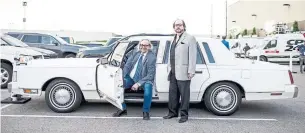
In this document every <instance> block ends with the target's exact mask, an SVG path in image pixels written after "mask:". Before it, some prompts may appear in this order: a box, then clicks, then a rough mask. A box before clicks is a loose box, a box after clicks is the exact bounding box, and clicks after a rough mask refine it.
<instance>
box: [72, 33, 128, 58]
mask: <svg viewBox="0 0 305 133" xmlns="http://www.w3.org/2000/svg"><path fill="white" fill-rule="evenodd" d="M122 38H124V37H123V36H116V37H111V38H110V39H109V40H108V41H107V42H106V44H105V46H100V47H92V48H84V49H81V50H80V51H79V52H78V53H77V56H76V57H77V58H100V57H103V56H105V55H107V54H109V53H110V52H111V50H112V48H113V46H115V42H116V41H118V40H120V39H122Z"/></svg>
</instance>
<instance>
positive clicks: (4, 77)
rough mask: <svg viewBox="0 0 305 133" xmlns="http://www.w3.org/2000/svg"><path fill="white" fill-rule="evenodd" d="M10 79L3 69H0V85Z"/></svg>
mask: <svg viewBox="0 0 305 133" xmlns="http://www.w3.org/2000/svg"><path fill="white" fill-rule="evenodd" d="M9 78H10V75H9V73H8V71H7V70H5V69H4V68H1V85H3V84H6V83H7V81H8V79H9Z"/></svg>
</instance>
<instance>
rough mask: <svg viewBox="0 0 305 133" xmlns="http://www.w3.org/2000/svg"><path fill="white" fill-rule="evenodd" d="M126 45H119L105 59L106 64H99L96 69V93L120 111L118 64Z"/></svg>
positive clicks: (119, 74) (121, 94)
mask: <svg viewBox="0 0 305 133" xmlns="http://www.w3.org/2000/svg"><path fill="white" fill-rule="evenodd" d="M128 44H129V43H128V42H123V43H119V44H118V45H117V47H116V48H115V49H114V51H113V53H111V54H110V55H109V56H108V58H107V57H106V58H107V62H108V63H106V64H100V65H99V66H98V68H97V87H98V88H97V91H98V92H99V94H100V95H101V96H102V97H103V98H105V100H107V101H108V102H110V103H111V104H113V105H114V106H116V107H117V108H119V109H121V110H122V109H123V107H122V101H123V99H124V90H123V86H122V85H123V80H122V69H121V68H120V64H121V62H122V59H123V57H124V54H125V51H126V49H127V46H128ZM101 60H102V59H101Z"/></svg>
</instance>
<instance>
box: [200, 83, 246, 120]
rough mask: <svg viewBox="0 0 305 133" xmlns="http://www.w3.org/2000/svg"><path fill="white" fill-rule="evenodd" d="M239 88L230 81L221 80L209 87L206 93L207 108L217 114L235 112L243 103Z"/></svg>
mask: <svg viewBox="0 0 305 133" xmlns="http://www.w3.org/2000/svg"><path fill="white" fill-rule="evenodd" d="M241 99H242V96H241V92H240V90H239V88H238V87H237V86H236V85H235V84H233V83H229V82H220V83H216V84H214V85H212V86H211V87H209V88H208V90H207V91H206V93H205V95H204V103H205V105H206V107H207V109H208V110H209V111H210V112H212V113H213V114H215V115H219V116H228V115H232V114H233V113H235V112H236V111H237V110H238V109H239V106H240V104H241Z"/></svg>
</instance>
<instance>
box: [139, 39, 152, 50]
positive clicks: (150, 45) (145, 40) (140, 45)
mask: <svg viewBox="0 0 305 133" xmlns="http://www.w3.org/2000/svg"><path fill="white" fill-rule="evenodd" d="M142 41H147V42H148V44H149V45H150V49H153V45H152V43H151V42H150V40H149V39H142V40H141V41H140V42H139V45H138V50H140V47H141V42H142Z"/></svg>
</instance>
